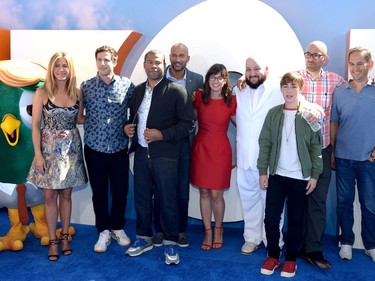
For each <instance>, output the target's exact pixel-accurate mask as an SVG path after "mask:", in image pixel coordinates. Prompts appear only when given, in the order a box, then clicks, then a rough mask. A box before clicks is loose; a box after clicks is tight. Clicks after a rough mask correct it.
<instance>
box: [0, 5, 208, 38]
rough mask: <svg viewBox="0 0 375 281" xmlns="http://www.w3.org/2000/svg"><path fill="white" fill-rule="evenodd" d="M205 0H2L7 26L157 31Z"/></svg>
mask: <svg viewBox="0 0 375 281" xmlns="http://www.w3.org/2000/svg"><path fill="white" fill-rule="evenodd" d="M203 1H204V0H161V1H156V0H107V1H103V0H35V1H30V0H1V1H0V27H2V28H6V29H11V30H14V29H72V30H75V29H83V30H85V29H90V30H118V29H121V30H123V29H133V30H135V31H139V32H141V33H143V34H144V35H146V36H147V35H154V34H156V33H157V32H158V31H160V29H161V28H162V27H163V26H164V25H166V24H167V23H168V22H170V21H171V20H172V19H173V18H174V17H176V16H177V15H178V14H180V13H181V12H183V11H185V10H186V9H188V8H190V7H192V6H194V5H196V4H198V3H201V2H203Z"/></svg>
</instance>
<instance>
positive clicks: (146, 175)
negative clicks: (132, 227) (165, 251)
mask: <svg viewBox="0 0 375 281" xmlns="http://www.w3.org/2000/svg"><path fill="white" fill-rule="evenodd" d="M177 169H178V158H169V157H168V158H167V157H158V158H150V157H149V156H148V149H147V148H142V147H140V146H139V147H138V148H137V150H136V151H135V156H134V202H135V209H136V214H137V227H136V232H137V235H138V236H146V237H152V234H153V232H152V219H153V195H154V194H155V202H156V204H158V205H159V208H160V227H161V231H162V232H163V233H164V234H165V240H168V241H174V242H177V238H178V204H177Z"/></svg>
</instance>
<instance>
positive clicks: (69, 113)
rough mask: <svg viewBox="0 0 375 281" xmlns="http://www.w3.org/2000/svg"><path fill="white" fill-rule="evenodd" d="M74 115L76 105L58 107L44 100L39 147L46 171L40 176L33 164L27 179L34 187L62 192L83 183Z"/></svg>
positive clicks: (81, 158)
mask: <svg viewBox="0 0 375 281" xmlns="http://www.w3.org/2000/svg"><path fill="white" fill-rule="evenodd" d="M78 111H79V103H78V101H77V103H76V104H75V105H74V106H72V107H58V106H56V105H54V104H53V103H52V102H51V101H50V100H48V101H47V103H46V104H45V105H44V106H43V120H44V127H43V129H42V132H41V146H42V154H43V157H44V159H45V161H46V166H47V167H46V170H45V173H44V175H42V174H40V173H39V172H38V171H37V170H36V169H35V167H34V162H33V163H32V164H31V168H30V171H29V175H28V177H27V180H28V181H29V182H31V183H33V184H34V185H36V186H37V187H40V188H46V189H64V188H68V187H74V186H80V185H83V184H85V183H86V182H87V175H86V170H85V165H84V160H83V154H82V142H81V137H80V134H79V131H78V128H77V125H76V124H77V116H78Z"/></svg>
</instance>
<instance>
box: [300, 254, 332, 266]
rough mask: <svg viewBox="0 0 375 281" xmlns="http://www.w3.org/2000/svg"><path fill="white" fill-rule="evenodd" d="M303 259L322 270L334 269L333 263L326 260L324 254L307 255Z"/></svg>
mask: <svg viewBox="0 0 375 281" xmlns="http://www.w3.org/2000/svg"><path fill="white" fill-rule="evenodd" d="M302 258H303V259H304V260H306V261H308V262H309V263H311V264H313V265H316V266H317V267H319V268H321V269H330V268H331V267H332V265H331V263H330V262H329V261H327V260H325V259H324V257H323V253H322V252H311V253H307V254H305V255H304V256H303V257H302Z"/></svg>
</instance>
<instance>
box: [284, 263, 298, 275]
mask: <svg viewBox="0 0 375 281" xmlns="http://www.w3.org/2000/svg"><path fill="white" fill-rule="evenodd" d="M296 271H297V263H296V262H295V261H285V263H284V265H283V268H282V269H281V274H280V275H281V277H293V276H294V275H296Z"/></svg>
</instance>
